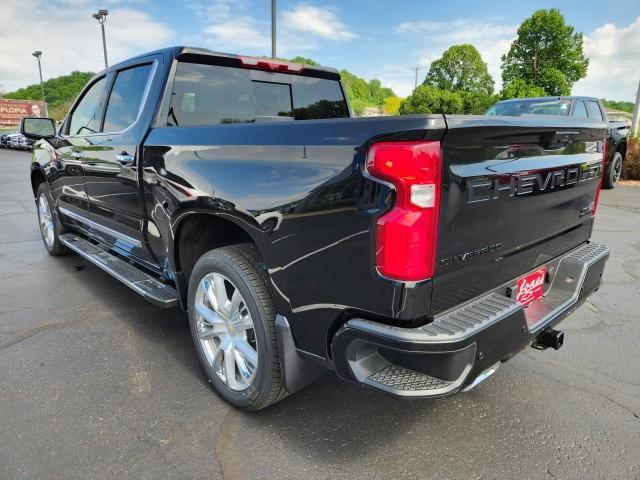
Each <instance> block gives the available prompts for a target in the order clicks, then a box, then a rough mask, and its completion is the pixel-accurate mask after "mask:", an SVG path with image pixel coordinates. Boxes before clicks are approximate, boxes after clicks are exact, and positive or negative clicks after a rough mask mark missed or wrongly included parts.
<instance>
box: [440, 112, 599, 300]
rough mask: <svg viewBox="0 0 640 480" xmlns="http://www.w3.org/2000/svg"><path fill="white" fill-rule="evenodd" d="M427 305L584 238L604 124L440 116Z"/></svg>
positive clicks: (502, 278)
mask: <svg viewBox="0 0 640 480" xmlns="http://www.w3.org/2000/svg"><path fill="white" fill-rule="evenodd" d="M446 121H447V128H448V129H447V133H446V135H445V138H444V140H443V142H442V190H441V197H440V215H439V230H438V243H437V253H436V257H437V264H436V272H435V275H434V280H433V294H432V313H437V312H438V311H441V310H444V309H446V308H449V307H451V306H453V305H457V304H459V303H460V302H464V301H465V300H468V299H471V298H473V297H475V296H477V295H479V294H481V293H482V292H485V291H487V290H489V289H491V288H493V287H496V286H498V285H500V284H502V283H504V282H507V281H510V280H512V279H514V278H517V277H518V276H521V275H523V274H525V273H527V272H529V271H530V270H532V269H534V268H535V267H537V266H538V265H541V264H542V263H545V262H546V261H548V260H550V259H552V258H554V257H557V256H558V255H560V254H562V253H565V252H567V251H569V250H570V249H572V248H574V247H576V246H577V245H580V244H581V243H584V242H586V241H587V239H588V238H589V235H590V232H591V228H592V224H593V213H592V208H593V202H594V200H595V197H596V192H597V191H598V189H599V183H600V177H601V172H602V157H603V152H602V148H603V139H604V137H605V134H606V125H605V124H601V123H591V122H587V121H581V120H575V119H569V118H567V119H565V118H559V117H549V116H531V117H473V116H464V117H462V116H446Z"/></svg>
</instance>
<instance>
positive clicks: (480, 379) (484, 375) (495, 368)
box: [462, 362, 500, 392]
mask: <svg viewBox="0 0 640 480" xmlns="http://www.w3.org/2000/svg"><path fill="white" fill-rule="evenodd" d="M498 368H500V362H498V363H494V364H493V365H491V366H490V367H489V368H487V369H486V370H485V371H483V372H482V373H481V374H480V375H478V376H477V377H476V378H475V380H474V381H473V382H471V384H470V385H468V386H467V387H465V388H464V389H463V390H462V391H463V392H468V391H469V390H472V389H473V388H475V387H477V386H478V385H480V384H481V383H482V382H484V381H485V380H486V379H487V378H489V377H490V376H491V375H493V374H494V373H496V372H497V371H498Z"/></svg>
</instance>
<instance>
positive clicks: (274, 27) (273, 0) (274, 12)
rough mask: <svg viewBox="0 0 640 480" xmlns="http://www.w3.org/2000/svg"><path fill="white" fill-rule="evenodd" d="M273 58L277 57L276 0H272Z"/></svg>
mask: <svg viewBox="0 0 640 480" xmlns="http://www.w3.org/2000/svg"><path fill="white" fill-rule="evenodd" d="M271 58H276V0H271Z"/></svg>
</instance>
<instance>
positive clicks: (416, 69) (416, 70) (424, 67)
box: [409, 65, 429, 90]
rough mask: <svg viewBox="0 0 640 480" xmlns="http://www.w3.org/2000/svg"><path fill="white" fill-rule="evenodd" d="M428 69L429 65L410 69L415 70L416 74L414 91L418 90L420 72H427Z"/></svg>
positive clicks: (410, 68)
mask: <svg viewBox="0 0 640 480" xmlns="http://www.w3.org/2000/svg"><path fill="white" fill-rule="evenodd" d="M427 68H429V66H428V65H413V66H411V67H409V70H413V71H414V72H416V81H415V84H414V86H413V89H414V90H415V89H416V88H418V71H420V70H426V69H427Z"/></svg>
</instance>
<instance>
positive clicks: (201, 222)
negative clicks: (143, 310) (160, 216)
mask: <svg viewBox="0 0 640 480" xmlns="http://www.w3.org/2000/svg"><path fill="white" fill-rule="evenodd" d="M171 230H172V235H171V244H170V245H169V258H170V262H171V268H172V270H173V271H174V272H175V273H176V277H177V278H176V284H177V286H178V291H179V294H180V297H181V298H182V299H183V305H186V303H185V302H184V300H185V299H186V296H187V287H188V283H189V276H190V275H191V271H192V269H193V266H194V265H195V262H196V261H197V260H198V258H200V256H202V254H204V253H206V252H208V251H209V250H213V249H214V248H220V247H224V246H227V245H234V244H239V243H252V244H254V245H255V246H256V248H257V250H258V252H259V253H260V255H261V256H262V258H263V260H264V261H265V264H267V265H268V262H269V259H270V258H271V255H270V251H271V249H270V248H269V242H268V241H267V239H266V238H265V234H264V232H263V231H262V230H261V229H260V227H259V226H258V224H257V223H255V224H254V223H252V222H251V221H250V220H247V219H243V218H239V217H238V216H236V215H234V214H231V213H226V212H215V211H210V210H200V209H196V210H187V211H183V212H180V214H179V215H177V216H176V217H175V219H174V221H173V222H172V223H171ZM187 239H190V241H188V242H187V241H186V240H187Z"/></svg>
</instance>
